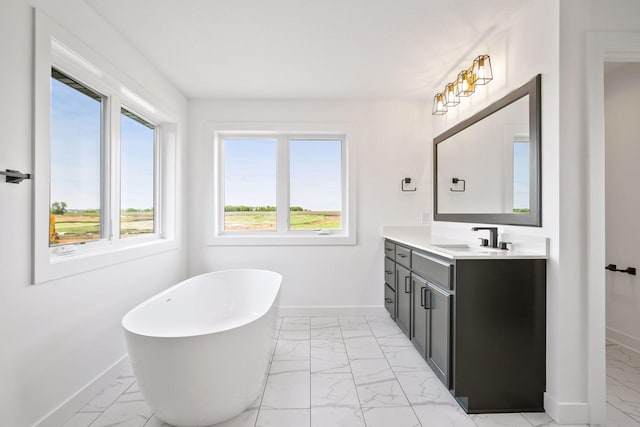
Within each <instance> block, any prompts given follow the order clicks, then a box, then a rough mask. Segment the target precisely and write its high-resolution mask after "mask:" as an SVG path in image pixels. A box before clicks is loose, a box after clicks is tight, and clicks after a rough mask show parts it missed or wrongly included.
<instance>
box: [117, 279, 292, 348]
mask: <svg viewBox="0 0 640 427" xmlns="http://www.w3.org/2000/svg"><path fill="white" fill-rule="evenodd" d="M241 271H242V272H246V271H251V272H261V273H269V275H275V277H276V278H277V279H278V280H277V283H278V288H277V290H276V292H275V293H274V295H273V299H272V300H271V304H269V306H268V308H267V309H266V310H265V311H264V312H262V313H259V314H258V315H256V316H255V317H253V318H251V319H249V320H247V321H245V322H243V323H241V324H238V325H236V326H234V327H233V328H227V329H222V330H209V331H207V330H205V329H203V331H202V332H199V333H192V334H180V335H169V334H167V335H159V334H147V333H140V332H138V331H135V330H133V329H132V328H129V327H127V326H126V324H125V323H126V320H127V318H128V317H129V315H130V314H131V313H133V312H134V311H136V310H137V309H139V308H142V307H144V306H146V305H148V304H151V303H152V302H154V301H155V300H157V299H160V298H162V297H164V295H166V294H168V293H169V292H171V291H172V290H173V289H175V288H177V287H178V286H182V285H185V284H187V283H188V282H191V281H195V280H197V279H198V278H200V277H202V276H207V275H211V274H216V273H233V272H241ZM281 288H282V274H280V273H278V272H275V271H271V270H264V269H258V268H235V269H228V270H217V271H210V272H207V273H202V274H198V275H196V276H192V277H189V278H187V279H185V280H183V281H181V282H178V283H176V284H175V285H173V286H170V287H169V288H167V289H165V290H164V291H161V292H159V293H157V294H155V295H152V296H150V297H149V298H147V299H146V300H144V301H142V302H141V303H139V304H137V305H136V306H134V307H133V308H131V309H130V310H129V311H127V313H126V314H125V315H124V316H123V317H122V320H121V321H120V324H121V325H122V328H123V329H124V330H125V332H126V333H129V334H132V335H136V336H140V337H147V338H169V339H178V338H194V337H202V336H206V335H212V334H220V333H224V332H228V331H232V330H234V329H237V328H241V327H243V326H245V325H248V324H249V323H252V322H255V321H256V320H258V319H261V318H262V317H264V316H266V315H267V314H269V312H270V311H271V309H272V308H273V304H274V303H275V302H276V301H277V300H278V296H279V295H280V289H281Z"/></svg>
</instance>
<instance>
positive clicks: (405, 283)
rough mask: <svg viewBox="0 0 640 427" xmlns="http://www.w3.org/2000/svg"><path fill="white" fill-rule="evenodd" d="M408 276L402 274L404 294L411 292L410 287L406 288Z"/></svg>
mask: <svg viewBox="0 0 640 427" xmlns="http://www.w3.org/2000/svg"><path fill="white" fill-rule="evenodd" d="M409 278H410V277H409V276H404V293H405V294H410V293H411V289H409V290H407V285H408V284H409V281H408V280H407V279H409Z"/></svg>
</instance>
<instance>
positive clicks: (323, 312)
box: [280, 305, 389, 317]
mask: <svg viewBox="0 0 640 427" xmlns="http://www.w3.org/2000/svg"><path fill="white" fill-rule="evenodd" d="M385 315H387V316H388V315H389V314H388V313H387V310H386V309H385V308H384V307H383V306H347V305H345V306H310V307H305V306H280V316H284V317H295V316H304V317H307V316H309V317H336V316H385Z"/></svg>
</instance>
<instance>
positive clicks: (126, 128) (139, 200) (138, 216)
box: [120, 108, 156, 238]
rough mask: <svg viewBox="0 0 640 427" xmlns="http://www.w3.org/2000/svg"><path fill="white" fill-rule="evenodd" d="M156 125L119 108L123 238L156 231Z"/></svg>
mask: <svg viewBox="0 0 640 427" xmlns="http://www.w3.org/2000/svg"><path fill="white" fill-rule="evenodd" d="M155 145H156V126H154V125H153V124H151V123H150V122H148V121H147V120H145V119H143V118H141V117H140V116H138V115H137V114H135V113H133V112H131V111H129V110H127V109H125V108H122V109H121V110H120V238H127V237H136V236H141V235H145V234H153V233H154V232H155V217H154V213H155V211H156V209H155V187H156V183H155V175H156V174H155V151H156V150H155Z"/></svg>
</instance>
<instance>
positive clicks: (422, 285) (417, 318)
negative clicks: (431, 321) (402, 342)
mask: <svg viewBox="0 0 640 427" xmlns="http://www.w3.org/2000/svg"><path fill="white" fill-rule="evenodd" d="M411 288H412V291H413V323H412V325H411V326H412V327H411V341H412V342H413V345H414V346H415V347H416V349H417V350H418V352H419V353H420V355H421V356H422V357H423V358H425V359H426V358H427V331H428V324H427V323H428V316H427V311H428V308H427V301H426V299H427V281H426V280H424V279H423V278H422V277H420V276H417V275H416V274H412V275H411Z"/></svg>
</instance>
